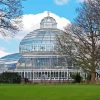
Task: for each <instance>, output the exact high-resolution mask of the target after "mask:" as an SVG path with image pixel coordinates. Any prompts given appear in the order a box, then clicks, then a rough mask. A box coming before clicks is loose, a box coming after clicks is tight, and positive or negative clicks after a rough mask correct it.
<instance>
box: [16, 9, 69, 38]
mask: <svg viewBox="0 0 100 100" xmlns="http://www.w3.org/2000/svg"><path fill="white" fill-rule="evenodd" d="M46 16H47V11H44V12H43V13H38V14H26V15H23V17H22V22H23V30H22V31H20V32H19V33H18V34H17V35H16V37H15V38H16V39H22V38H23V37H24V36H25V35H26V34H28V33H29V32H31V31H33V30H36V29H39V28H40V22H41V20H42V19H43V18H44V17H46ZM50 16H51V17H53V18H54V19H55V20H56V22H57V28H58V29H61V30H63V29H64V27H65V26H67V25H68V24H69V23H70V21H69V20H68V19H66V18H64V17H60V16H58V15H56V14H54V13H50Z"/></svg>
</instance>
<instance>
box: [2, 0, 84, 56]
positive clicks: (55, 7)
mask: <svg viewBox="0 0 100 100" xmlns="http://www.w3.org/2000/svg"><path fill="white" fill-rule="evenodd" d="M83 1H84V0H26V1H24V2H23V3H22V6H23V9H22V10H23V18H22V22H23V29H22V31H21V32H19V33H17V35H16V36H15V37H14V38H7V37H6V38H4V37H2V36H1V35H0V57H3V56H5V55H8V54H12V53H18V52H19V44H20V41H21V40H22V39H23V37H24V36H25V35H26V34H28V33H29V32H31V31H33V30H35V29H38V28H39V23H40V21H41V19H43V18H44V17H46V16H47V12H48V11H49V12H50V16H51V17H53V18H55V19H56V21H57V23H58V28H59V29H61V30H63V29H64V27H65V26H66V25H67V24H68V23H70V22H73V21H74V19H75V18H76V16H77V13H76V9H77V8H78V7H79V5H80V3H82V2H83Z"/></svg>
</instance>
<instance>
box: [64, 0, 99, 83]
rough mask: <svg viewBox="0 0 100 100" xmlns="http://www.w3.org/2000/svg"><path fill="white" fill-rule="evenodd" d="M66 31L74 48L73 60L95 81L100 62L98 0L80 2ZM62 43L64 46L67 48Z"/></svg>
mask: <svg viewBox="0 0 100 100" xmlns="http://www.w3.org/2000/svg"><path fill="white" fill-rule="evenodd" d="M66 33H67V34H70V36H71V38H70V39H71V42H73V45H74V46H75V49H76V50H75V52H72V55H73V56H72V57H73V59H74V61H75V62H76V63H77V65H79V66H80V67H82V68H83V69H84V70H86V71H88V72H89V73H90V74H91V82H92V83H95V80H96V69H97V67H98V66H99V63H100V0H87V1H85V2H84V3H83V4H81V6H80V8H79V9H78V16H77V18H76V19H75V22H74V23H72V25H70V26H69V27H67V28H66ZM67 36H68V35H66V37H67ZM64 43H65V44H66V46H65V47H64V48H68V46H67V43H66V42H64ZM65 50H66V49H65ZM67 50H68V49H67ZM63 51H64V50H63ZM67 52H68V51H67Z"/></svg>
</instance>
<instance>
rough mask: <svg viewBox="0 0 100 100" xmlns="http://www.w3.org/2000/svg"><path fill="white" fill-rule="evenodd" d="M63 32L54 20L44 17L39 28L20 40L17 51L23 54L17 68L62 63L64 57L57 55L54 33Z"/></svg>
mask: <svg viewBox="0 0 100 100" xmlns="http://www.w3.org/2000/svg"><path fill="white" fill-rule="evenodd" d="M60 34H63V31H62V30H59V29H57V23H56V20H55V19H54V18H52V17H50V16H47V17H44V18H43V19H42V20H41V23H40V29H37V30H34V31H33V32H31V33H29V34H27V35H26V36H25V37H24V39H23V40H22V41H21V42H20V45H19V52H20V53H21V54H22V55H23V57H22V58H21V59H19V62H18V64H17V68H19V69H20V68H28V69H31V68H32V69H45V68H46V69H47V68H48V69H50V68H58V66H61V65H63V61H64V58H63V57H61V56H59V55H57V52H56V48H57V45H56V43H57V41H56V35H60Z"/></svg>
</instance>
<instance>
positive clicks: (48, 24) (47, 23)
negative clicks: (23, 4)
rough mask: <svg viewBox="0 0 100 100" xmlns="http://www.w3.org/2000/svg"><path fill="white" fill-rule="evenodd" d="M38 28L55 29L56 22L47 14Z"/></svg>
mask: <svg viewBox="0 0 100 100" xmlns="http://www.w3.org/2000/svg"><path fill="white" fill-rule="evenodd" d="M40 28H57V23H56V20H55V19H54V18H53V17H50V13H49V12H48V16H47V17H44V18H43V19H42V20H41V23H40Z"/></svg>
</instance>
